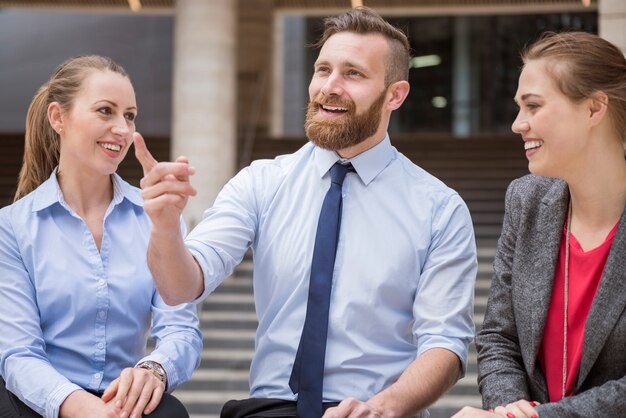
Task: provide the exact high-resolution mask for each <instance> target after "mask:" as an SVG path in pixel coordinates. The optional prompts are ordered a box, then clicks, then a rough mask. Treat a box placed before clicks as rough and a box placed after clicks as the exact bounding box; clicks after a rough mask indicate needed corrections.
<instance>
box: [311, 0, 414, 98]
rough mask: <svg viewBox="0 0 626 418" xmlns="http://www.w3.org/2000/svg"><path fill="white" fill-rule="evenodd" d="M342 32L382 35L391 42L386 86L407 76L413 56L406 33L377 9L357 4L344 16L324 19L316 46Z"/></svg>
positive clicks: (387, 60)
mask: <svg viewBox="0 0 626 418" xmlns="http://www.w3.org/2000/svg"><path fill="white" fill-rule="evenodd" d="M340 32H354V33H358V34H363V35H364V34H368V33H380V34H381V35H383V36H384V37H385V38H386V39H387V43H388V44H389V55H388V56H387V59H386V63H385V85H387V86H388V85H390V84H392V83H395V82H396V81H400V80H407V79H408V77H409V60H410V58H411V52H410V51H411V46H410V44H409V40H408V39H407V36H406V35H405V33H404V32H402V31H401V30H400V29H398V28H396V27H395V26H393V25H392V24H390V23H389V22H387V21H386V20H385V19H383V18H382V17H381V16H380V15H379V14H378V13H376V12H375V11H374V10H372V9H370V8H368V7H357V8H355V9H351V10H350V11H348V12H346V13H344V14H342V15H339V16H332V17H327V18H325V19H324V33H323V34H322V37H321V38H320V39H319V40H318V41H317V42H316V43H315V44H313V46H314V47H316V48H321V47H322V46H323V45H324V43H326V41H327V40H328V38H330V37H331V36H333V35H335V34H337V33H340Z"/></svg>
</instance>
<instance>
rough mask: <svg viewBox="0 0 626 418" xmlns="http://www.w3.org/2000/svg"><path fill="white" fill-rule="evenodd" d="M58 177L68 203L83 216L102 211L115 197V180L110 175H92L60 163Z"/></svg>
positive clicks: (86, 216)
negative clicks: (66, 167)
mask: <svg viewBox="0 0 626 418" xmlns="http://www.w3.org/2000/svg"><path fill="white" fill-rule="evenodd" d="M57 179H58V181H59V186H60V187H61V190H62V192H63V198H64V199H65V201H66V203H67V204H68V205H69V206H70V207H71V208H72V209H73V210H74V211H75V212H76V213H77V214H78V215H80V216H81V217H83V218H88V217H90V216H91V214H93V212H98V213H101V214H102V216H103V215H104V213H102V208H103V207H104V208H106V207H108V205H109V204H110V203H111V200H112V199H113V182H112V178H111V176H110V175H97V176H96V175H90V174H89V173H78V172H76V170H72V169H69V170H68V169H64V168H63V167H62V166H61V165H59V169H58V170H57Z"/></svg>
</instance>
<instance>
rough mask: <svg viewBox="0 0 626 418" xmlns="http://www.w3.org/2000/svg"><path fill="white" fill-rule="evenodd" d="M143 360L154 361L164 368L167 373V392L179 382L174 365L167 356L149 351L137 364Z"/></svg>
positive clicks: (172, 389)
mask: <svg viewBox="0 0 626 418" xmlns="http://www.w3.org/2000/svg"><path fill="white" fill-rule="evenodd" d="M144 361H156V362H157V363H159V364H160V365H161V366H162V367H163V370H165V373H166V375H167V393H171V392H172V391H174V389H176V387H177V386H178V384H179V383H180V378H179V377H178V372H177V371H176V366H175V365H174V363H173V362H172V361H170V359H169V358H167V357H165V356H163V355H160V354H159V353H151V354H150V355H149V356H147V357H144V358H142V359H141V360H139V361H138V362H137V364H139V363H143V362H144Z"/></svg>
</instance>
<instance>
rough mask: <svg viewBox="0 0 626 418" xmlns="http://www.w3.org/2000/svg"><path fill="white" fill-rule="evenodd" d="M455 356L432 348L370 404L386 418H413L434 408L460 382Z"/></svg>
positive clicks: (458, 365)
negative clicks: (423, 411) (430, 407)
mask: <svg viewBox="0 0 626 418" xmlns="http://www.w3.org/2000/svg"><path fill="white" fill-rule="evenodd" d="M460 370H461V363H460V361H459V358H458V357H457V355H456V354H454V353H453V352H452V351H449V350H446V349H444V348H433V349H431V350H428V351H426V352H425V353H424V354H422V355H421V356H419V357H418V358H416V359H415V360H414V361H413V362H412V363H411V364H410V365H409V367H407V368H406V370H405V371H404V372H403V373H402V375H401V376H400V378H399V379H398V381H397V382H395V383H394V384H393V385H391V386H389V387H388V388H387V389H385V390H383V391H382V392H380V393H378V394H377V395H375V396H373V397H372V398H371V399H370V400H368V401H367V403H368V404H370V405H372V407H374V408H375V409H376V410H378V411H380V413H381V414H382V416H383V417H394V418H395V417H410V416H412V415H414V414H416V413H418V412H419V411H421V410H423V409H425V408H427V407H428V406H429V405H431V404H433V403H434V402H435V401H436V400H437V399H439V397H440V396H441V395H443V394H444V393H445V392H446V391H447V390H448V389H450V388H451V387H452V386H453V385H454V384H455V383H456V381H457V380H458V378H459V374H460Z"/></svg>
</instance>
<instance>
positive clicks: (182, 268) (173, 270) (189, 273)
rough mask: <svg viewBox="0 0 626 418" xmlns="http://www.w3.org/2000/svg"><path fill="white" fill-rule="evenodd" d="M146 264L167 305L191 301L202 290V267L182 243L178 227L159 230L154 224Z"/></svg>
mask: <svg viewBox="0 0 626 418" xmlns="http://www.w3.org/2000/svg"><path fill="white" fill-rule="evenodd" d="M148 265H149V266H150V271H151V272H152V276H153V277H154V281H155V283H156V286H157V289H158V290H159V293H160V294H161V297H162V298H163V300H164V301H165V303H167V304H168V305H178V304H180V303H184V302H191V301H192V300H194V299H196V298H197V297H198V296H200V295H201V294H202V292H203V291H204V280H203V275H202V270H201V269H200V266H199V265H198V263H197V262H196V260H195V258H194V257H193V256H192V255H191V253H190V252H189V250H188V249H187V247H186V246H185V243H184V241H183V237H182V235H181V232H180V229H176V230H174V231H171V232H169V231H168V232H166V233H162V232H160V231H158V230H155V229H154V228H153V230H152V234H151V236H150V245H149V246H148Z"/></svg>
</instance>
